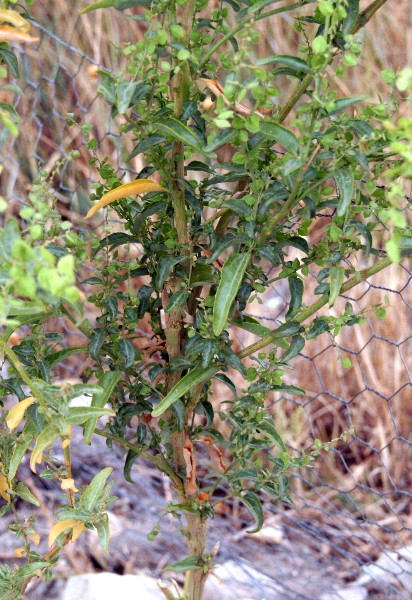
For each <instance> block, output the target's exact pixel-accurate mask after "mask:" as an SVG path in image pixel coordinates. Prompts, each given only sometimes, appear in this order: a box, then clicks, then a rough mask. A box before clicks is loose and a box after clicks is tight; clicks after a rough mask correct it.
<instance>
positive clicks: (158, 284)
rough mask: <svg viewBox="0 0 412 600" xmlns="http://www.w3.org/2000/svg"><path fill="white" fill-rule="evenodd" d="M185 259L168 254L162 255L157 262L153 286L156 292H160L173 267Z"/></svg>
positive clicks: (185, 257)
mask: <svg viewBox="0 0 412 600" xmlns="http://www.w3.org/2000/svg"><path fill="white" fill-rule="evenodd" d="M186 259H187V256H185V255H183V256H172V255H170V254H162V255H161V256H160V259H159V260H158V265H157V271H156V276H155V280H154V286H155V288H156V289H157V290H162V289H163V287H164V285H165V281H166V280H167V279H168V278H169V275H170V273H171V272H172V269H173V267H175V266H176V265H177V264H179V263H181V262H183V261H184V260H186Z"/></svg>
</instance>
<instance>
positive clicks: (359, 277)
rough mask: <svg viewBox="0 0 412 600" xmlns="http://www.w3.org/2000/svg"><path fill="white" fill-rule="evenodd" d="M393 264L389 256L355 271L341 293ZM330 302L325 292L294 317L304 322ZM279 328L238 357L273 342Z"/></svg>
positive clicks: (248, 347) (247, 354)
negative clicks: (366, 267)
mask: <svg viewBox="0 0 412 600" xmlns="http://www.w3.org/2000/svg"><path fill="white" fill-rule="evenodd" d="M391 264H392V261H391V260H390V259H389V258H385V259H384V260H381V261H380V262H378V263H376V264H375V265H372V267H369V268H368V269H364V270H363V271H359V272H358V273H355V275H354V276H353V277H351V279H349V280H348V281H347V282H346V283H345V284H343V286H342V288H341V291H340V293H341V294H344V293H345V292H347V291H348V290H350V289H352V288H353V287H355V286H356V285H358V284H359V283H361V282H362V281H365V280H366V279H368V278H369V277H371V276H372V275H375V274H376V273H379V271H382V270H383V269H386V267H389V265H391ZM328 302H329V294H324V295H323V296H322V297H321V298H319V300H317V301H316V302H315V303H314V304H312V306H309V307H308V308H307V309H305V310H303V311H302V312H301V313H300V314H299V315H298V316H297V317H296V318H295V319H294V321H297V322H298V323H302V322H303V321H306V319H308V318H309V317H311V316H312V315H313V314H314V313H316V312H317V311H318V310H320V309H321V308H323V307H324V306H326V304H328ZM277 330H278V328H276V329H274V330H273V331H272V332H271V333H268V335H265V336H264V337H263V338H261V339H260V340H259V341H258V342H255V343H254V344H251V345H250V346H247V347H246V348H244V349H243V350H241V351H240V352H239V353H238V357H239V358H246V357H247V356H250V355H251V354H253V353H254V352H257V351H258V350H262V348H265V346H268V345H269V344H272V343H273V342H274V341H275V340H276V338H277V335H276V334H277Z"/></svg>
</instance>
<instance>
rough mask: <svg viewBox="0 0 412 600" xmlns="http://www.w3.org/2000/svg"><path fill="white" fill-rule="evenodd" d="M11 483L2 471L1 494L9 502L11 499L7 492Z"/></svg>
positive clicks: (0, 477) (0, 476)
mask: <svg viewBox="0 0 412 600" xmlns="http://www.w3.org/2000/svg"><path fill="white" fill-rule="evenodd" d="M9 487H10V486H9V484H8V482H7V479H6V477H5V476H4V475H3V473H0V496H1V497H2V498H3V499H4V500H5V501H6V502H9V500H10V494H8V493H7V491H6V490H8V488H9Z"/></svg>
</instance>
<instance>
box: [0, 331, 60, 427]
mask: <svg viewBox="0 0 412 600" xmlns="http://www.w3.org/2000/svg"><path fill="white" fill-rule="evenodd" d="M0 349H1V350H3V352H4V354H5V355H6V357H7V359H8V361H9V362H10V364H11V365H12V366H13V367H14V368H15V369H16V371H17V373H18V374H19V375H20V377H21V379H22V380H23V381H24V383H25V384H26V385H27V387H28V388H29V389H30V392H31V394H32V395H33V396H34V397H35V398H36V399H37V400H38V402H39V404H40V406H41V407H42V409H43V410H44V413H45V415H46V418H47V419H48V420H49V422H50V423H51V421H50V419H49V417H48V412H49V411H48V409H47V404H46V401H45V399H44V398H43V395H42V394H41V393H40V392H39V390H38V389H36V388H35V387H33V382H32V379H31V377H30V375H29V374H28V373H27V371H26V369H25V368H24V367H23V365H22V364H21V362H20V360H19V358H18V356H17V354H16V353H15V352H14V350H13V349H12V348H10V346H9V345H8V344H7V342H6V341H5V340H4V339H2V338H1V337H0Z"/></svg>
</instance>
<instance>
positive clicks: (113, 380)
mask: <svg viewBox="0 0 412 600" xmlns="http://www.w3.org/2000/svg"><path fill="white" fill-rule="evenodd" d="M120 375H121V373H120V372H119V371H106V372H105V373H103V374H102V375H101V376H100V377H99V386H100V387H101V388H102V389H103V391H102V392H101V393H97V394H93V398H92V402H91V406H93V407H98V408H102V407H104V406H105V404H107V403H108V402H109V400H110V398H111V395H112V394H113V390H114V388H115V387H116V385H117V383H118V381H119V379H120ZM97 421H98V417H97V418H96V417H93V418H91V419H89V420H88V421H87V423H86V424H85V426H84V432H83V436H84V441H85V443H86V444H90V442H91V440H92V435H93V432H94V430H95V428H96V424H97Z"/></svg>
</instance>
